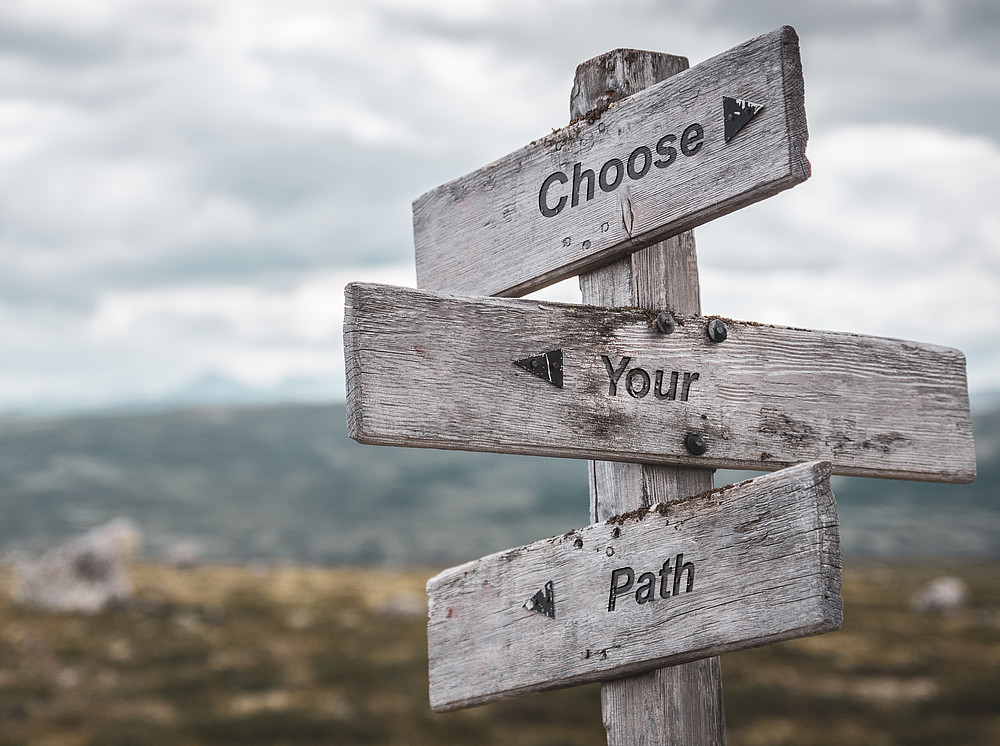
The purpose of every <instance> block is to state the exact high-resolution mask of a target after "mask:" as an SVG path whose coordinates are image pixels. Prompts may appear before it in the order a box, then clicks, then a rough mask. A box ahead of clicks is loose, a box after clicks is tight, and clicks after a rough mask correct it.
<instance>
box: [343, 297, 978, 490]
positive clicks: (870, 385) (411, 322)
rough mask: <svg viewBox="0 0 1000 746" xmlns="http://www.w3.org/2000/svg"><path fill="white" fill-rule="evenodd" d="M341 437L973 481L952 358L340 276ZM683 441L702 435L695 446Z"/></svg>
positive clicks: (852, 340) (961, 390) (874, 340)
mask: <svg viewBox="0 0 1000 746" xmlns="http://www.w3.org/2000/svg"><path fill="white" fill-rule="evenodd" d="M346 298H347V308H346V313H345V322H344V345H345V354H346V363H347V367H346V368H347V384H348V391H347V404H348V429H349V433H350V435H351V437H353V438H355V439H356V440H359V441H360V442H362V443H374V444H379V445H393V446H417V447H427V448H445V449H459V450H471V451H496V452H500V453H521V454H531V455H538V456H563V457H571V458H592V459H600V460H607V461H633V462H642V463H662V464H683V465H688V466H699V467H703V468H737V469H756V470H763V471H773V470H775V469H780V468H782V467H785V466H788V465H791V464H794V463H799V462H802V461H808V460H812V459H816V458H822V459H826V460H829V461H831V462H832V463H833V470H834V472H835V473H837V474H849V475H856V476H872V477H889V478H897V479H918V480H927V481H944V482H968V481H971V480H972V479H974V478H975V469H976V465H975V453H974V450H973V441H972V424H971V416H970V413H969V400H968V390H967V384H966V377H965V358H964V357H963V355H962V354H961V353H960V352H958V351H957V350H953V349H950V348H946V347H938V346H934V345H926V344H920V343H916V342H904V341H900V340H894V339H883V338H879V337H869V336H863V335H860V334H846V333H838V332H822V331H809V330H805V329H793V328H788V327H778V326H767V325H763V324H755V323H752V322H741V321H732V320H725V322H724V325H725V327H726V331H727V335H728V336H727V338H726V340H725V341H722V342H712V341H710V339H709V337H708V334H707V332H706V330H707V328H708V326H709V325H710V319H707V318H704V317H698V316H680V315H678V316H676V318H675V321H676V330H675V331H673V333H670V334H664V333H662V332H660V331H658V329H657V325H656V317H657V314H656V312H655V311H644V310H641V309H610V308H599V307H595V306H581V305H571V304H560V303H548V302H540V301H531V300H519V299H509V298H457V297H454V296H449V295H444V294H439V293H427V292H423V291H419V290H412V289H410V288H397V287H391V286H386V285H372V284H362V283H352V284H351V285H349V286H348V287H347V289H346ZM690 434H696V435H700V436H701V437H702V438H703V440H704V452H703V453H700V454H699V453H698V451H699V450H700V447H699V444H698V442H696V441H697V439H696V441H695V442H692V441H690V440H689V438H688V436H689V435H690Z"/></svg>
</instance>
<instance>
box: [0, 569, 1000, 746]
mask: <svg viewBox="0 0 1000 746" xmlns="http://www.w3.org/2000/svg"><path fill="white" fill-rule="evenodd" d="M848 564H849V567H848V569H847V571H846V573H845V584H844V598H845V610H846V611H845V617H846V621H845V624H844V629H843V630H841V631H840V632H837V633H833V634H830V635H825V636H822V637H817V638H811V639H806V640H798V641H793V642H788V643H782V644H779V645H774V646H770V647H767V648H761V649H759V650H754V651H748V652H744V653H738V654H733V655H728V656H726V657H725V658H724V659H723V675H724V682H725V699H726V714H727V720H728V727H729V743H730V744H731V745H733V746H741V745H749V744H852V745H853V744H944V743H962V744H995V743H998V742H1000V566H997V565H996V564H969V563H966V564H961V565H957V564H949V565H942V564H941V563H939V562H928V563H924V564H907V565H902V564H894V565H893V564H878V565H876V564H872V563H865V564H858V563H854V564H852V563H850V562H849V563H848ZM946 573H950V574H956V575H959V576H961V577H963V578H964V579H965V581H966V582H967V583H968V584H969V585H970V586H971V588H972V595H973V604H972V606H971V607H970V608H968V609H966V610H963V611H961V612H958V613H956V614H953V615H950V616H921V615H917V614H915V613H913V612H911V611H909V610H908V608H907V604H906V601H907V599H908V598H909V597H910V595H911V594H912V593H913V592H914V591H915V590H916V589H917V588H918V587H919V586H920V585H921V583H923V582H924V581H926V580H927V579H929V578H932V577H936V576H939V575H942V574H946ZM429 574H430V572H429V571H427V572H422V571H407V572H386V571H374V570H361V569H350V568H341V569H318V568H299V567H272V568H267V569H253V568H251V569H247V568H240V567H226V566H214V567H197V568H192V569H179V568H172V567H167V566H163V565H144V566H139V567H137V568H136V569H135V571H134V578H133V579H134V583H135V586H136V594H135V597H134V598H133V599H132V600H131V601H129V602H128V603H127V604H125V605H124V606H123V607H121V608H118V609H114V610H109V611H107V612H104V613H102V614H98V615H94V616H87V615H81V614H52V613H47V612H43V611H39V610H33V609H30V608H24V607H20V606H15V605H13V604H12V603H11V602H10V600H9V593H7V592H6V587H7V586H8V585H9V578H6V577H4V578H3V580H4V583H5V592H4V593H0V744H25V743H46V744H67V745H77V744H79V745H81V746H84V745H89V744H94V745H96V744H101V745H102V746H108V745H114V744H152V745H153V746H155V745H156V744H233V745H237V744H320V743H322V744H418V745H419V744H428V745H431V744H434V745H437V744H476V745H477V746H484V745H485V744H504V745H505V746H506V745H507V744H512V743H517V744H537V745H539V746H541V745H542V744H546V745H549V746H555V745H556V744H566V745H567V746H568V745H569V744H574V745H580V744H595V746H596V745H598V744H603V743H604V732H603V728H602V726H601V717H600V694H599V689H598V688H597V687H594V686H588V687H580V688H575V689H568V690H565V691H561V692H553V693H548V694H543V695H535V696H530V697H525V698H522V699H517V700H512V701H509V702H504V703H501V704H498V705H492V706H488V707H481V708H475V709H472V710H468V711H464V712H458V713H452V714H448V715H434V714H433V713H431V712H430V710H429V709H428V706H427V681H426V670H427V668H426V667H427V661H426V632H425V626H424V625H425V620H424V595H423V586H424V582H425V581H426V578H427V577H428V575H429Z"/></svg>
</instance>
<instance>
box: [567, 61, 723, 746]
mask: <svg viewBox="0 0 1000 746" xmlns="http://www.w3.org/2000/svg"><path fill="white" fill-rule="evenodd" d="M687 68H688V61H687V58H685V57H675V56H673V55H669V54H661V53H656V52H644V51H638V50H633V49H618V50H615V51H613V52H608V53H607V54H604V55H601V56H600V57H595V58H594V59H592V60H588V61H587V62H584V63H583V64H581V65H580V66H579V67H578V68H577V70H576V79H575V80H574V82H573V92H572V94H571V96H570V119H571V120H572V119H577V118H582V117H585V116H587V114H588V113H589V112H591V111H593V110H594V109H597V108H599V107H601V106H607V105H608V104H610V103H612V102H614V101H619V100H621V99H623V98H626V97H627V96H629V95H631V94H632V93H634V92H635V91H639V90H642V89H643V88H646V87H647V86H650V85H653V84H654V83H659V82H660V81H661V80H664V79H665V78H668V77H670V76H671V75H675V74H676V73H679V72H681V71H682V70H686V69H687ZM580 291H581V292H582V294H583V302H584V303H588V304H591V305H595V306H635V307H638V308H645V309H649V310H650V311H655V312H657V313H659V312H661V311H666V312H668V313H671V312H672V313H674V314H692V315H700V314H701V296H700V292H699V286H698V259H697V256H696V254H695V245H694V232H693V231H685V232H684V233H681V234H680V235H678V236H675V237H673V238H670V239H667V240H666V241H662V242H660V243H656V244H653V245H652V246H649V247H648V248H645V249H642V250H641V251H637V252H635V253H634V254H630V255H629V256H627V257H625V258H624V259H619V260H618V261H617V262H615V263H614V264H609V265H607V266H605V267H602V268H600V269H598V270H594V271H593V272H589V273H586V274H583V275H580ZM712 474H713V471H712V470H711V469H692V468H685V467H680V466H654V465H648V464H635V463H622V462H613V461H591V462H590V519H591V521H593V522H597V521H601V520H606V519H608V518H610V517H611V516H614V515H620V514H622V513H627V512H629V511H630V510H635V509H636V508H641V507H648V506H650V505H654V504H656V503H666V502H671V501H673V500H677V499H679V498H682V497H687V496H688V495H697V494H698V493H699V492H703V491H705V490H708V489H711V488H712ZM601 707H602V710H603V714H604V727H605V729H606V730H607V732H608V744H609V746H626V745H632V744H663V745H664V746H682V745H685V744H686V745H690V744H724V743H725V742H726V723H725V716H724V713H723V707H722V669H721V666H720V662H719V658H718V657H713V658H704V659H701V660H697V661H693V662H691V663H684V664H680V665H677V666H670V667H668V668H660V669H656V670H655V671H650V672H649V673H644V674H639V675H638V676H632V677H629V678H624V679H616V680H613V681H607V682H604V683H603V684H602V685H601Z"/></svg>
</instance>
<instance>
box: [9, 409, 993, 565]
mask: <svg viewBox="0 0 1000 746" xmlns="http://www.w3.org/2000/svg"><path fill="white" fill-rule="evenodd" d="M974 426H975V430H976V443H977V457H978V469H979V476H978V479H977V481H976V482H975V483H973V484H971V485H958V486H956V485H936V484H921V483H914V482H897V481H885V480H869V479H848V478H836V480H835V484H834V490H835V492H836V494H837V498H838V505H839V508H840V514H841V521H842V539H843V549H844V553H845V554H854V555H858V556H882V557H886V556H907V555H966V556H990V557H1000V501H998V500H997V493H998V485H1000V411H996V410H994V411H992V412H990V413H987V414H981V415H980V416H978V417H976V418H975V423H974ZM586 472H587V470H586V466H585V464H584V462H581V461H575V460H574V461H571V460H559V459H543V458H532V457H524V456H499V455H494V454H479V453H462V452H446V451H433V450H425V449H406V448H381V447H374V446H361V445H358V444H357V443H354V442H353V441H351V440H350V439H349V438H348V437H347V434H346V426H345V414H344V406H343V405H342V404H339V405H337V404H330V405H308V406H307V405H285V406H269V407H255V408H239V407H233V408H228V407H227V408H197V409H184V410H177V411H171V412H162V413H145V414H113V415H111V414H109V415H89V416H75V417H66V418H45V419H42V418H6V419H2V420H0V511H2V515H3V521H0V552H2V551H10V550H12V549H26V550H37V549H41V548H45V547H48V546H51V545H52V543H53V542H55V541H58V540H61V539H63V538H65V537H67V536H71V535H75V534H78V533H80V532H82V531H85V530H87V529H89V528H91V527H93V526H95V525H99V524H101V523H104V522H106V521H108V520H110V519H112V518H114V517H118V516H123V517H127V518H129V519H131V520H132V521H134V522H135V523H136V524H137V525H138V526H139V527H140V528H141V529H142V531H143V532H144V534H145V537H146V546H145V552H146V554H149V555H151V556H158V557H174V558H177V559H201V558H205V559H207V558H215V559H233V560H249V561H255V560H257V561H270V560H278V559H284V560H292V561H296V562H315V563H344V562H348V563H364V564H387V565H397V564H406V563H421V564H427V563H432V564H438V563H446V562H448V563H450V562H456V561H462V560H466V559H471V558H475V557H479V556H482V555H483V554H486V553H489V552H492V551H499V550H501V549H506V548H509V547H512V546H517V545H520V544H524V543H528V542H530V541H534V540H536V539H539V538H543V537H546V536H550V535H553V534H557V533H563V532H565V531H567V530H569V529H571V528H574V527H577V526H582V525H585V524H586V523H587V522H588V507H587V506H588V496H587V476H586ZM743 476H744V475H743V474H740V473H735V472H719V473H718V474H717V475H716V484H724V483H727V482H731V481H735V480H737V479H739V478H742V477H743Z"/></svg>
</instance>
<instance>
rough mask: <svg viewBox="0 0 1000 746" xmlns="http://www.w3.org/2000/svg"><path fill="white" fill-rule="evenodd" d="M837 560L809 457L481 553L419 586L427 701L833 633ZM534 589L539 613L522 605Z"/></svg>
mask: <svg viewBox="0 0 1000 746" xmlns="http://www.w3.org/2000/svg"><path fill="white" fill-rule="evenodd" d="M667 561H669V562H670V563H672V565H671V566H669V567H668V568H667V571H666V572H665V573H661V572H660V571H661V570H662V569H663V567H664V563H665V562H667ZM678 565H679V566H680V569H679V570H678V567H677V566H678ZM626 568H627V569H628V570H630V571H631V573H632V582H631V585H628V586H627V583H626V580H627V579H628V573H627V572H625V569H626ZM840 570H841V562H840V543H839V528H838V519H837V511H836V503H835V500H834V496H833V493H832V492H831V490H830V465H829V464H828V463H825V462H812V463H808V464H801V465H798V466H794V467H791V468H788V469H784V470H782V471H779V472H776V473H774V474H769V475H765V476H762V477H758V478H756V479H753V480H749V481H747V482H742V483H740V484H738V485H730V486H728V487H722V488H719V489H716V490H713V491H711V492H709V493H704V494H701V495H697V496H694V497H690V498H687V499H682V500H677V501H674V502H672V503H669V504H662V505H658V506H654V507H652V508H650V509H643V510H637V511H633V512H632V513H630V514H626V515H624V516H619V517H616V518H613V519H611V520H608V521H604V522H601V523H597V524H592V525H590V526H587V527H585V528H582V529H579V530H576V531H570V532H569V533H567V534H565V535H564V536H557V537H553V538H551V539H546V540H543V541H539V542H535V543H534V544H530V545H528V546H525V547H520V548H517V549H511V550H508V551H506V552H500V553H497V554H494V555H490V556H488V557H484V558H483V559H480V560H477V561H475V562H470V563H467V564H464V565H461V566H459V567H455V568H452V569H449V570H445V571H444V572H442V573H441V574H439V575H437V576H436V577H434V578H432V579H431V580H430V581H428V583H427V593H428V597H429V611H428V615H429V622H428V650H429V657H430V697H431V706H432V707H433V709H435V710H438V711H447V710H455V709H459V708H462V707H468V706H471V705H477V704H484V703H486V702H492V701H495V700H498V699H503V698H506V697H510V696H513V695H516V694H525V693H528V692H534V691H541V690H544V689H551V688H558V687H564V686H570V685H573V684H580V683H584V682H588V681H598V680H606V679H609V678H615V677H619V676H625V675H628V674H631V673H635V672H637V671H643V670H648V669H651V668H656V667H660V666H664V665H669V664H674V663H680V662H683V661H690V660H693V659H697V658H702V657H707V656H715V655H719V654H720V653H723V652H728V651H733V650H742V649H745V648H749V647H756V646H759V645H765V644H769V643H772V642H777V641H780V640H787V639H791V638H795V637H802V636H806V635H813V634H820V633H823V632H828V631H831V630H835V629H838V628H839V627H840V624H841V610H842V602H841V598H840ZM616 571H617V574H616ZM643 573H648V575H647V576H646V577H645V579H644V580H643V579H641V578H642V577H643ZM664 576H665V579H664ZM549 583H551V585H550V586H549V585H547V584H549ZM626 586H627V587H626ZM546 587H547V588H548V589H549V590H550V595H551V597H552V600H553V602H554V616H552V617H550V616H548V615H546V614H542V613H539V612H538V611H537V610H532V608H531V604H530V600H531V599H532V597H533V595H535V594H536V593H537V592H538V591H539V590H540V589H543V588H546ZM615 589H617V590H619V591H620V592H619V593H615V592H614V591H615ZM612 598H614V601H615V603H614V609H612V610H609V607H610V605H611V599H612ZM640 598H641V599H643V600H642V601H641V602H640V601H639V599H640ZM526 602H529V603H527V604H526Z"/></svg>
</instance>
